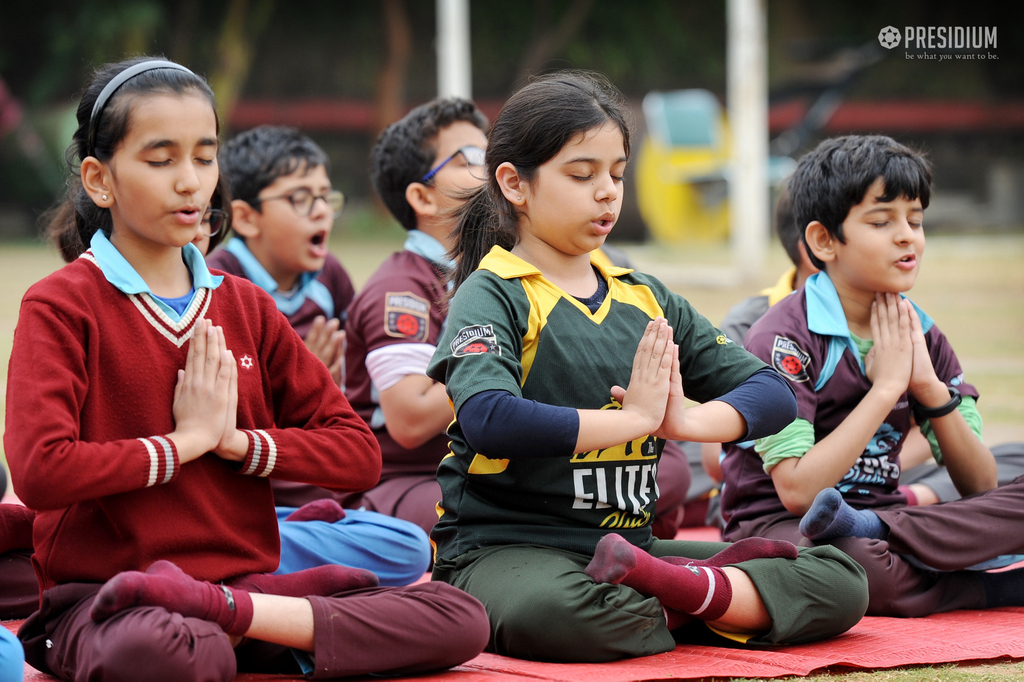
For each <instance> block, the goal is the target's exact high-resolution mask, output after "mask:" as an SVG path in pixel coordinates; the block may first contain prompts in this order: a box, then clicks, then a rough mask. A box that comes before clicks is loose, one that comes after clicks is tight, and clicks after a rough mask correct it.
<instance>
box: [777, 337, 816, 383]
mask: <svg viewBox="0 0 1024 682" xmlns="http://www.w3.org/2000/svg"><path fill="white" fill-rule="evenodd" d="M810 364H811V356H810V355H808V354H807V353H805V352H803V351H802V350H801V349H800V346H798V345H796V344H795V343H793V342H792V341H790V340H789V339H787V338H785V337H782V336H776V337H775V345H774V346H772V367H774V368H775V369H776V370H777V371H778V372H779V373H780V374H782V376H784V377H786V378H787V379H789V380H790V381H795V382H797V383H801V382H804V381H807V379H808V376H807V367H808V366H809V365H810Z"/></svg>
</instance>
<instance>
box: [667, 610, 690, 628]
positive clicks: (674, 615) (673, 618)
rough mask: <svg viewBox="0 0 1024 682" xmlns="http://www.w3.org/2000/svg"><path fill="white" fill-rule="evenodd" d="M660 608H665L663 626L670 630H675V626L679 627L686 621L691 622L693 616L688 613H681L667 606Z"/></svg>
mask: <svg viewBox="0 0 1024 682" xmlns="http://www.w3.org/2000/svg"><path fill="white" fill-rule="evenodd" d="M662 608H664V609H665V627H667V628H668V629H669V630H670V631H671V630H675V629H676V628H681V627H683V626H684V625H686V624H687V623H691V622H693V616H691V615H690V614H688V613H683V612H682V611H676V610H675V609H670V608H667V607H662Z"/></svg>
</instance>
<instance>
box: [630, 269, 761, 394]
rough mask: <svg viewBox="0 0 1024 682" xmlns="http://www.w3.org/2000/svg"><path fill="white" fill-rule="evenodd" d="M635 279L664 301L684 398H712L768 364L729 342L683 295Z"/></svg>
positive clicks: (647, 279) (653, 282) (651, 281)
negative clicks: (675, 350)
mask: <svg viewBox="0 0 1024 682" xmlns="http://www.w3.org/2000/svg"><path fill="white" fill-rule="evenodd" d="M636 279H637V280H638V281H640V282H642V283H646V284H647V286H649V287H650V288H651V290H652V291H654V292H655V294H656V295H657V297H658V298H659V300H661V301H663V303H662V305H663V307H664V311H665V318H666V319H667V320H668V321H669V324H670V325H672V328H673V330H674V331H675V338H674V339H673V340H674V341H675V343H677V344H679V369H680V372H681V373H682V375H683V386H684V387H685V390H686V397H687V398H690V399H692V400H695V401H697V402H699V403H705V402H707V401H709V400H715V399H716V398H719V397H721V396H723V395H725V394H726V393H728V392H729V391H731V390H733V389H734V388H736V387H737V386H739V385H740V384H742V383H743V382H744V381H746V380H747V379H749V378H750V376H751V375H753V374H754V373H755V372H757V371H758V370H760V369H762V368H764V367H767V365H765V363H764V362H762V361H761V360H759V359H758V358H757V357H755V356H754V355H752V354H751V353H749V352H748V351H746V350H744V349H743V347H742V346H740V345H738V344H736V343H733V342H732V341H730V340H729V338H728V337H727V336H726V335H725V334H724V333H723V332H722V331H721V330H719V329H717V328H716V327H715V326H714V325H713V324H711V322H710V321H708V319H707V318H706V317H704V316H703V315H701V314H700V313H699V312H697V311H696V310H695V309H694V308H693V306H691V305H690V303H689V301H687V300H686V299H685V298H683V297H682V296H680V295H679V294H676V293H673V292H671V291H670V290H668V289H667V288H666V287H665V285H664V284H662V283H661V282H659V281H658V280H656V279H655V278H653V277H647V276H643V275H640V276H637V277H636Z"/></svg>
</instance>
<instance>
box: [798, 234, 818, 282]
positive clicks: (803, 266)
mask: <svg viewBox="0 0 1024 682" xmlns="http://www.w3.org/2000/svg"><path fill="white" fill-rule="evenodd" d="M796 250H797V251H799V252H800V262H799V263H797V266H796V269H797V272H803V273H806V275H805V276H807V277H810V276H811V275H813V274H814V273H816V272H818V267H817V266H816V265H815V264H814V263H812V262H811V259H810V257H809V256H808V255H807V247H806V246H804V241H803V240H802V239H801V240H799V241H798V242H797V243H796Z"/></svg>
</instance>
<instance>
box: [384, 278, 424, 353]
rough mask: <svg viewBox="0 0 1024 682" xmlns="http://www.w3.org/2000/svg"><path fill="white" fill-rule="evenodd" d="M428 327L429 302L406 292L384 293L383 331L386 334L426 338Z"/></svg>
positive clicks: (421, 340)
mask: <svg viewBox="0 0 1024 682" xmlns="http://www.w3.org/2000/svg"><path fill="white" fill-rule="evenodd" d="M429 329H430V303H428V302H427V300H426V299H425V298H420V297H419V296H417V295H415V294H413V293H411V292H408V291H402V292H392V291H389V292H387V293H386V294H384V331H385V332H387V335H388V336H397V337H399V338H402V339H409V340H411V341H419V342H421V343H423V342H425V341H426V340H427V332H428V330H429Z"/></svg>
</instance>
